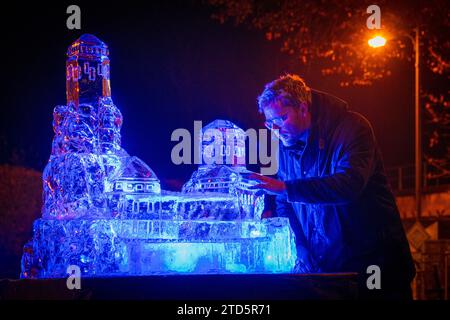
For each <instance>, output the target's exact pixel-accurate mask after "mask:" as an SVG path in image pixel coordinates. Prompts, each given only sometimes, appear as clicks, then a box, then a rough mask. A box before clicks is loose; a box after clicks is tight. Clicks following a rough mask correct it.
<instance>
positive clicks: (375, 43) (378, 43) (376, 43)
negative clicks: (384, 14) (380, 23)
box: [367, 36, 386, 48]
mask: <svg viewBox="0 0 450 320" xmlns="http://www.w3.org/2000/svg"><path fill="white" fill-rule="evenodd" d="M367 42H368V43H369V46H371V47H372V48H378V47H382V46H384V45H385V44H386V39H385V38H383V37H382V36H376V37H374V38H372V39H370V40H369V41H367Z"/></svg>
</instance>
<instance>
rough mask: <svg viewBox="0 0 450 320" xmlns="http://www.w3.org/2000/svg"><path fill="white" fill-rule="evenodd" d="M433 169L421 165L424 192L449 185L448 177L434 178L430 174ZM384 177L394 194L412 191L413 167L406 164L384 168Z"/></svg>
mask: <svg viewBox="0 0 450 320" xmlns="http://www.w3.org/2000/svg"><path fill="white" fill-rule="evenodd" d="M432 170H433V168H432V167H430V166H429V165H427V163H424V164H423V169H422V173H423V179H422V188H423V189H424V191H426V189H429V188H433V187H439V186H445V185H450V176H440V177H435V176H434V175H433V174H432V172H433V171H432ZM386 175H387V178H388V180H389V182H390V184H391V187H392V189H393V190H394V191H396V192H404V191H414V187H415V166H414V164H408V165H403V166H396V167H389V168H386Z"/></svg>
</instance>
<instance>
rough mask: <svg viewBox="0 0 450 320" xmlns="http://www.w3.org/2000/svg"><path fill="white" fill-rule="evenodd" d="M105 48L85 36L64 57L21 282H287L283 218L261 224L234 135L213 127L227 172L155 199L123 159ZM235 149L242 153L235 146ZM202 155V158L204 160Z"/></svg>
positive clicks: (152, 185) (200, 177) (259, 204)
mask: <svg viewBox="0 0 450 320" xmlns="http://www.w3.org/2000/svg"><path fill="white" fill-rule="evenodd" d="M108 54H109V53H108V48H107V46H106V45H105V43H103V42H102V41H100V40H99V39H98V38H96V37H95V36H93V35H89V34H85V35H83V36H81V37H80V38H79V39H78V40H76V41H75V42H74V43H73V44H72V45H71V46H70V47H69V49H68V52H67V63H66V89H67V90H66V93H67V105H65V106H57V107H56V108H55V109H54V112H53V119H54V120H53V129H54V132H55V136H54V139H53V144H52V151H51V155H50V159H49V162H48V164H47V166H46V168H45V170H44V175H43V189H44V191H43V200H44V204H43V208H42V218H41V219H38V220H36V221H35V223H34V229H33V232H34V233H33V238H32V240H31V241H30V242H29V243H27V244H26V245H25V246H24V254H23V257H22V272H21V277H22V278H55V277H66V276H67V268H68V267H69V266H70V265H76V266H78V267H79V268H80V270H81V272H82V275H83V276H88V277H96V276H101V277H104V276H124V275H125V276H132V275H152V274H173V273H197V274H202V273H235V272H238V273H274V272H277V273H279V272H291V271H292V270H293V268H294V265H295V261H296V249H295V242H294V236H293V233H292V230H291V228H290V225H289V222H288V220H287V219H286V218H270V219H261V213H262V211H263V208H264V195H263V194H262V193H261V192H259V191H257V190H253V189H251V188H249V187H250V186H251V184H252V183H251V182H250V181H248V180H246V178H245V175H243V173H249V171H247V169H246V168H245V164H243V163H242V161H237V160H238V159H240V160H242V159H244V160H245V140H242V139H241V138H242V137H243V130H242V129H240V128H238V127H237V126H235V125H234V124H233V123H231V122H230V121H225V120H216V121H214V122H212V123H211V124H209V125H208V126H205V127H204V128H203V132H204V134H208V132H209V131H208V129H216V131H217V130H218V132H222V133H223V135H224V137H223V138H224V139H223V141H226V140H227V139H228V138H229V137H228V136H226V135H227V134H230V133H232V134H234V135H235V136H234V137H232V138H233V139H235V140H233V141H234V147H235V148H234V149H233V152H232V153H231V155H230V152H229V150H225V148H226V146H225V145H224V150H225V152H223V156H224V157H228V159H229V157H230V156H231V158H232V161H231V164H230V163H229V162H228V163H227V162H224V161H219V163H218V161H214V159H217V158H214V157H215V156H216V155H215V154H214V151H213V150H214V149H211V148H210V147H211V146H210V145H208V144H207V143H204V144H203V145H202V152H203V153H204V154H206V156H205V159H208V157H210V159H209V160H211V159H212V160H213V161H208V163H203V164H202V165H200V166H199V168H198V170H197V171H196V172H194V173H193V175H192V177H191V179H190V180H189V181H188V182H186V184H185V185H184V186H183V190H182V191H181V192H170V191H165V190H161V186H160V181H159V179H158V177H157V176H156V175H155V173H154V172H153V171H152V169H150V168H149V167H148V166H147V164H145V163H144V162H143V161H142V160H140V159H139V158H137V157H134V156H130V155H128V153H127V152H126V151H125V150H124V149H122V147H121V143H120V139H121V137H120V129H121V125H122V121H123V119H122V115H121V113H120V111H119V109H118V108H117V107H116V106H115V105H114V103H113V101H112V98H111V88H110V63H109V59H108ZM243 141H244V143H243ZM208 152H209V153H208Z"/></svg>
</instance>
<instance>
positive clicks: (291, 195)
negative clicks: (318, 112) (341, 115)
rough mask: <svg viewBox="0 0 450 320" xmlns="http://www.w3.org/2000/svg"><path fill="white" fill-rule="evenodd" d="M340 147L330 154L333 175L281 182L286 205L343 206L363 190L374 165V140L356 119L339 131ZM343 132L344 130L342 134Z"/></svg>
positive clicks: (362, 123) (366, 125) (363, 122)
mask: <svg viewBox="0 0 450 320" xmlns="http://www.w3.org/2000/svg"><path fill="white" fill-rule="evenodd" d="M339 130H340V131H341V133H340V137H341V138H340V139H339V140H341V141H342V144H341V146H339V147H337V148H336V150H335V151H334V152H337V154H336V155H337V156H336V155H333V162H334V163H332V165H333V166H334V167H335V171H334V174H332V175H329V176H324V177H312V178H305V179H296V180H290V181H285V183H286V189H287V199H288V201H289V202H301V203H313V204H343V203H348V202H350V201H352V200H354V199H356V198H357V197H358V196H359V195H360V194H361V192H362V191H363V190H364V188H365V186H366V184H367V181H368V180H369V178H370V176H371V174H372V172H373V166H374V158H375V152H376V143H375V137H374V134H373V132H372V128H371V126H370V124H369V123H368V122H366V121H365V120H362V119H359V121H358V122H357V123H355V122H353V125H348V124H347V125H345V126H343V127H342V128H340V129H339ZM344 130H345V131H344Z"/></svg>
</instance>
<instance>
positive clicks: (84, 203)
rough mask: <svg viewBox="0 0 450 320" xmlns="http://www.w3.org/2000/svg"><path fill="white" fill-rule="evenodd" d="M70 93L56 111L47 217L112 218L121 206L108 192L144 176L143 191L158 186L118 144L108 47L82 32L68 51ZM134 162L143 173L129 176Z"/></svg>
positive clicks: (46, 190) (46, 196)
mask: <svg viewBox="0 0 450 320" xmlns="http://www.w3.org/2000/svg"><path fill="white" fill-rule="evenodd" d="M66 93H67V106H57V107H56V108H55V109H54V111H53V130H54V132H55V137H54V139H53V144H52V153H51V156H50V160H49V162H48V164H47V166H46V168H45V170H44V206H43V217H45V218H57V219H72V218H81V217H84V218H88V217H91V218H92V217H97V218H98V217H104V218H105V217H110V216H111V214H113V215H114V214H116V210H115V209H117V208H116V207H115V206H114V205H113V204H114V203H115V202H114V201H111V199H109V197H110V196H111V193H110V192H111V191H112V189H113V188H114V186H115V185H120V184H123V181H126V180H130V179H135V180H136V181H137V180H139V179H140V181H141V182H143V183H144V184H145V186H146V188H147V189H145V190H144V192H146V191H147V190H149V189H148V188H150V186H151V190H149V193H154V192H155V190H159V188H160V185H159V180H158V179H157V178H156V175H155V174H154V173H153V171H151V169H150V168H148V167H147V165H146V164H145V163H143V162H142V161H141V160H139V159H138V158H136V157H130V156H129V155H128V154H127V153H126V151H125V150H123V149H122V148H121V146H120V143H121V135H120V129H121V127H122V122H123V118H122V114H121V112H120V110H119V109H118V108H117V107H116V106H115V105H114V103H113V101H112V98H111V89H110V65H109V59H108V49H107V46H106V44H105V43H103V42H102V41H100V40H99V39H98V38H96V37H95V36H93V35H89V34H85V35H83V36H81V37H80V38H79V39H78V40H76V41H75V42H74V43H73V44H72V45H71V46H70V47H69V49H68V51H67V62H66ZM133 165H134V166H135V167H133V168H134V169H135V171H139V174H141V176H140V177H137V176H132V175H131V174H130V170H132V166H133ZM150 172H151V173H150ZM136 181H134V182H133V183H132V184H134V183H135V182H136ZM126 185H128V184H126ZM111 206H113V208H114V210H112V209H113V208H112V207H111Z"/></svg>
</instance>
